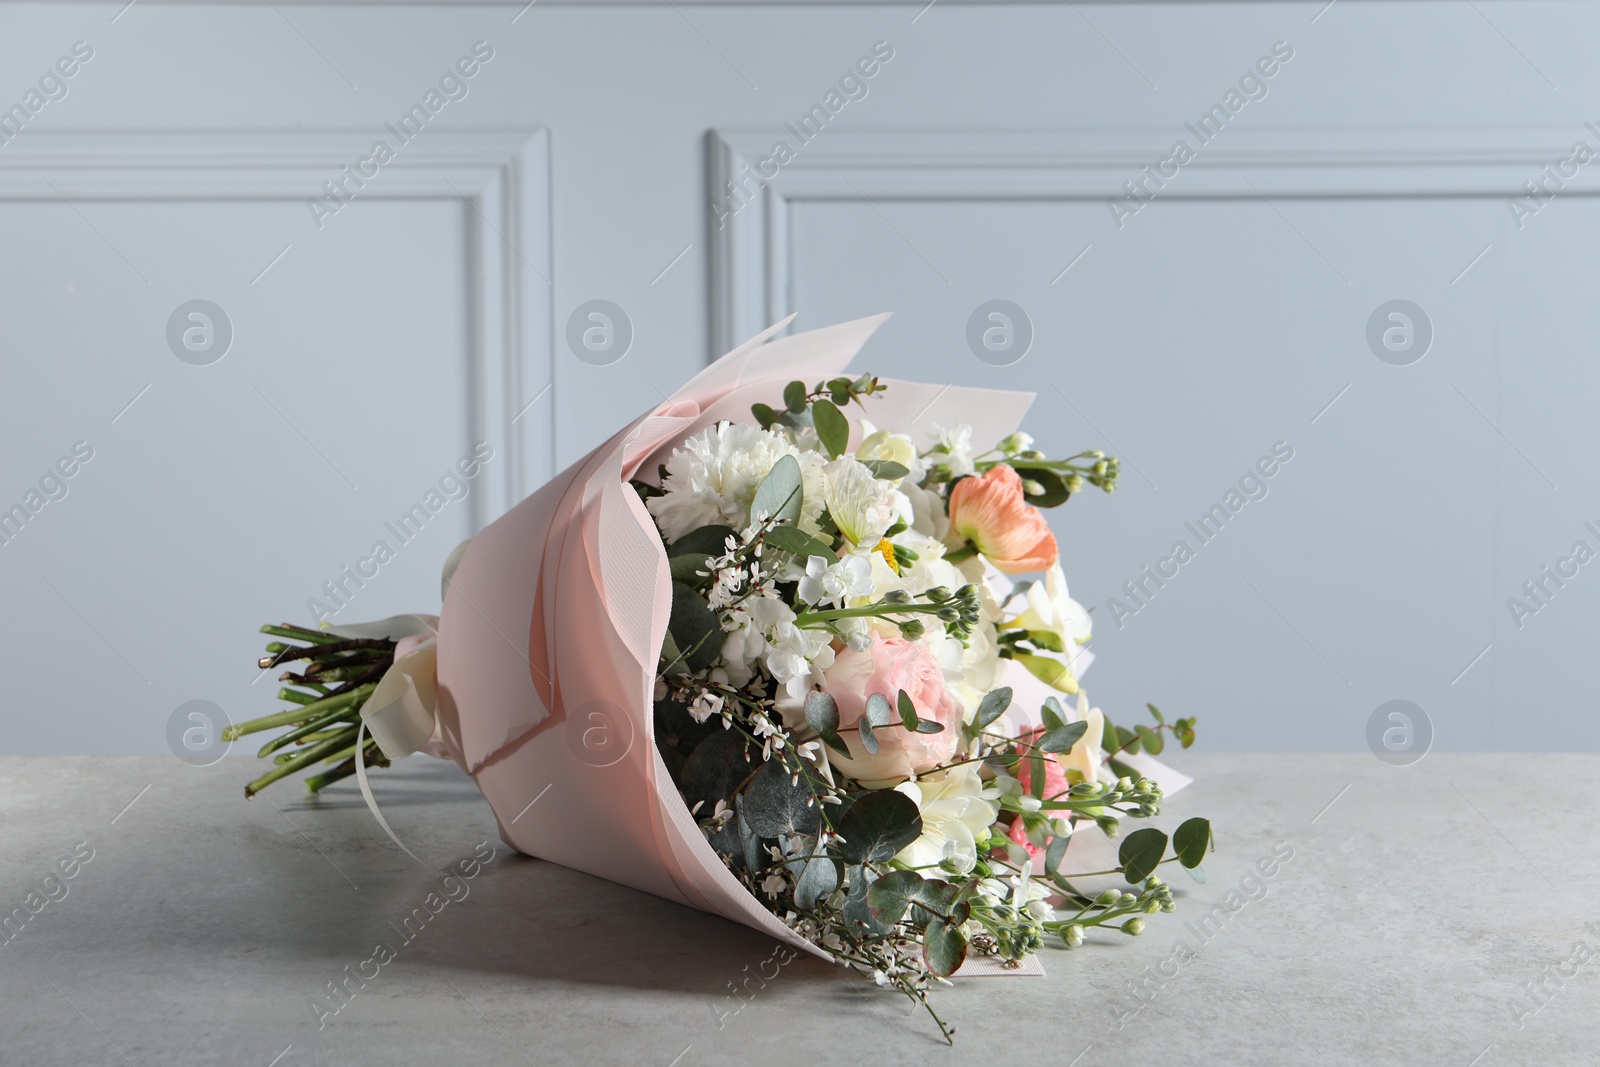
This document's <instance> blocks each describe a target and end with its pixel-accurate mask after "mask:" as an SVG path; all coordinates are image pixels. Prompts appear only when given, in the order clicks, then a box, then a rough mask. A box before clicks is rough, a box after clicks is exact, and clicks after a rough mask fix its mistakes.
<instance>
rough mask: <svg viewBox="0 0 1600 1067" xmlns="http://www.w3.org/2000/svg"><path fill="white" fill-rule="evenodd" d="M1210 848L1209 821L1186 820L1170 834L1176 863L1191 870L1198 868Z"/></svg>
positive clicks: (1198, 819)
mask: <svg viewBox="0 0 1600 1067" xmlns="http://www.w3.org/2000/svg"><path fill="white" fill-rule="evenodd" d="M1210 848H1211V820H1210V819H1200V818H1194V819H1186V820H1185V821H1184V822H1183V824H1182V825H1180V826H1179V827H1178V828H1177V829H1176V830H1174V831H1173V832H1172V851H1173V852H1175V853H1177V854H1178V862H1179V863H1181V864H1183V865H1184V866H1185V867H1188V868H1190V869H1191V870H1192V869H1194V868H1195V867H1198V866H1200V861H1202V860H1204V859H1205V858H1206V852H1207V851H1208V850H1209V849H1210Z"/></svg>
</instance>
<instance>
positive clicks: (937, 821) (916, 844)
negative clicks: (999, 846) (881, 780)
mask: <svg viewBox="0 0 1600 1067" xmlns="http://www.w3.org/2000/svg"><path fill="white" fill-rule="evenodd" d="M895 788H896V790H898V791H899V792H901V793H904V794H905V795H906V796H908V797H910V798H911V799H912V800H914V801H916V802H917V810H918V811H920V812H921V813H922V836H920V837H918V838H917V839H916V840H915V841H913V842H911V844H909V845H907V846H906V847H905V848H904V849H903V850H901V852H900V854H899V855H898V856H896V857H895V859H897V860H899V861H901V862H902V863H904V864H906V865H907V866H909V867H926V866H932V865H937V864H940V863H943V862H945V861H946V860H949V861H950V862H951V863H952V864H953V865H954V866H955V867H956V869H957V870H958V871H959V872H960V873H962V874H965V873H967V872H969V871H971V870H972V868H973V866H974V865H975V864H976V863H977V862H978V842H979V841H981V840H983V839H985V838H987V837H988V836H989V828H990V827H991V826H993V825H994V821H995V819H997V818H998V817H999V816H1000V803H999V796H1000V794H999V791H998V790H995V789H992V788H988V787H986V786H985V785H984V784H983V779H982V778H981V777H980V776H979V775H978V771H977V768H976V767H974V766H972V765H971V764H963V765H962V766H959V767H951V768H949V769H947V770H943V771H936V772H934V773H933V774H927V775H924V776H922V777H921V778H919V779H917V780H916V781H915V782H902V783H901V784H900V785H898V786H896V787H895Z"/></svg>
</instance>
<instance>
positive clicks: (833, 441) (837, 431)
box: [811, 400, 850, 459]
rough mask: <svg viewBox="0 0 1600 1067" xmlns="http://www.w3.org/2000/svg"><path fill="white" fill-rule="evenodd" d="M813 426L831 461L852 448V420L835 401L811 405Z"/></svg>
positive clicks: (823, 401)
mask: <svg viewBox="0 0 1600 1067" xmlns="http://www.w3.org/2000/svg"><path fill="white" fill-rule="evenodd" d="M811 424H812V425H813V426H815V427H816V429H817V440H819V441H821V442H822V447H823V448H826V449H827V450H828V458H829V459H838V458H839V457H840V456H841V455H843V454H844V452H845V450H846V449H847V448H849V447H850V420H849V419H847V418H845V415H844V412H842V411H840V410H839V409H838V407H837V406H835V405H834V403H833V401H831V400H818V401H817V402H816V403H814V404H812V405H811Z"/></svg>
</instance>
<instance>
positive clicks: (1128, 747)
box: [1116, 726, 1139, 754]
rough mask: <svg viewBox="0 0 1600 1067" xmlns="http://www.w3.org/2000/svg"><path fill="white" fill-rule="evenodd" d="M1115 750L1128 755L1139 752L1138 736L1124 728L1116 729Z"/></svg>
mask: <svg viewBox="0 0 1600 1067" xmlns="http://www.w3.org/2000/svg"><path fill="white" fill-rule="evenodd" d="M1116 747H1117V748H1120V749H1123V750H1124V751H1126V752H1128V753H1130V754H1131V753H1134V752H1138V751H1139V735H1138V734H1136V733H1134V732H1133V731H1132V730H1130V729H1128V728H1127V727H1125V726H1119V727H1117V745H1116Z"/></svg>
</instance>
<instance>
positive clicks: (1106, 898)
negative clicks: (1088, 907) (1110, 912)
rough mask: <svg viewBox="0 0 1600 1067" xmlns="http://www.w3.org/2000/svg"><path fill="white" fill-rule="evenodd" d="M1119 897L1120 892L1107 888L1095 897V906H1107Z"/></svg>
mask: <svg viewBox="0 0 1600 1067" xmlns="http://www.w3.org/2000/svg"><path fill="white" fill-rule="evenodd" d="M1121 899H1122V894H1121V893H1119V892H1117V891H1116V890H1115V889H1107V890H1106V891H1105V892H1104V893H1101V894H1100V895H1099V896H1097V897H1095V898H1094V902H1095V905H1096V906H1097V907H1101V908H1109V907H1111V906H1112V905H1113V904H1115V903H1117V902H1118V901H1120V900H1121Z"/></svg>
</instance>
